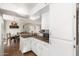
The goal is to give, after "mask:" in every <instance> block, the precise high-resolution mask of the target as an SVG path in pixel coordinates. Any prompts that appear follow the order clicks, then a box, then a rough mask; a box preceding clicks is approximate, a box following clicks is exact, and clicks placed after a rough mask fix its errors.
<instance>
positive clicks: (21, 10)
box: [0, 3, 37, 18]
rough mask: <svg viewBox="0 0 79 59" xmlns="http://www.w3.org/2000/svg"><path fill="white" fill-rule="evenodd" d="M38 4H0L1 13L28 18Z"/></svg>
mask: <svg viewBox="0 0 79 59" xmlns="http://www.w3.org/2000/svg"><path fill="white" fill-rule="evenodd" d="M36 4H37V3H0V12H2V13H3V14H8V15H13V16H19V17H24V18H27V16H28V15H30V14H29V13H30V11H31V10H32V9H33V8H34V7H35V6H36Z"/></svg>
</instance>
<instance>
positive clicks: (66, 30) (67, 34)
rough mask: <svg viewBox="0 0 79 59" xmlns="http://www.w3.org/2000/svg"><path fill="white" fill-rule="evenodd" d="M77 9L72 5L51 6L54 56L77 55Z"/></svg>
mask: <svg viewBox="0 0 79 59" xmlns="http://www.w3.org/2000/svg"><path fill="white" fill-rule="evenodd" d="M75 7H76V6H75V4H72V3H61V4H60V3H55V4H50V6H49V15H50V16H49V17H50V21H49V22H50V27H49V30H50V41H52V42H51V49H52V52H51V54H52V55H66V56H67V55H75V49H74V42H75V41H74V36H75V34H74V28H75V27H74V25H75V21H74V20H75V18H74V16H75V11H76V9H75ZM52 47H53V48H52Z"/></svg>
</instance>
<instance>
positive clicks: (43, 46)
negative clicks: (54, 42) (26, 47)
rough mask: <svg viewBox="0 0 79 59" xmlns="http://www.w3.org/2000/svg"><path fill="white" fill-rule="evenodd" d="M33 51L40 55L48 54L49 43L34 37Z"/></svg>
mask: <svg viewBox="0 0 79 59" xmlns="http://www.w3.org/2000/svg"><path fill="white" fill-rule="evenodd" d="M31 46H32V51H33V52H34V53H35V54H36V55H38V56H45V55H48V48H49V44H48V43H45V42H43V41H41V40H39V39H36V38H33V40H32V45H31Z"/></svg>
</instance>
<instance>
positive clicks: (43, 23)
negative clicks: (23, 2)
mask: <svg viewBox="0 0 79 59" xmlns="http://www.w3.org/2000/svg"><path fill="white" fill-rule="evenodd" d="M48 20H49V12H45V13H43V14H42V20H41V29H49V26H48V23H49V22H48Z"/></svg>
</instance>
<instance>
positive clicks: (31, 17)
mask: <svg viewBox="0 0 79 59" xmlns="http://www.w3.org/2000/svg"><path fill="white" fill-rule="evenodd" d="M39 18H40V16H30V18H29V19H30V20H37V19H39Z"/></svg>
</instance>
